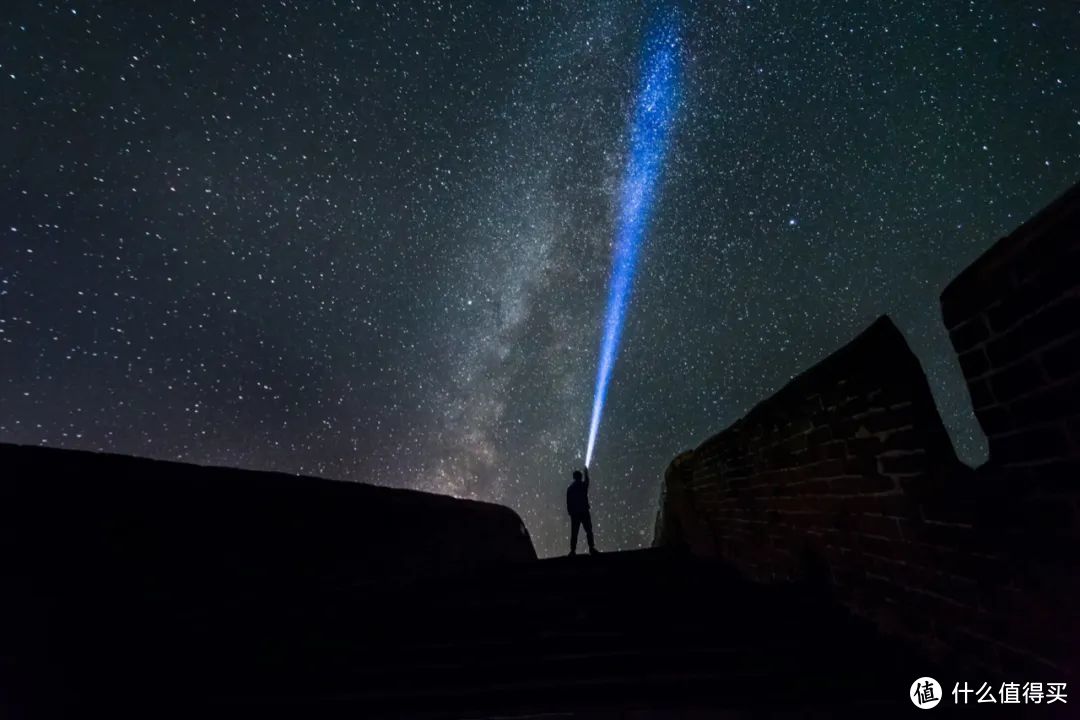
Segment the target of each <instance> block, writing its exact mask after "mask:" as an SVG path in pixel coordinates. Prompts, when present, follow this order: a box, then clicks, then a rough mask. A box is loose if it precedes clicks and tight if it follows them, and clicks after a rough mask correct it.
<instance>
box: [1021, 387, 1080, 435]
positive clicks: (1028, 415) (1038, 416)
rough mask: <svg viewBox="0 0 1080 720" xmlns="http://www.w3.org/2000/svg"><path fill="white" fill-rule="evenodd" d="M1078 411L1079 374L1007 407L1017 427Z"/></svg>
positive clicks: (1057, 418) (1056, 418) (1079, 397)
mask: <svg viewBox="0 0 1080 720" xmlns="http://www.w3.org/2000/svg"><path fill="white" fill-rule="evenodd" d="M1077 412H1080V376H1078V377H1077V378H1076V379H1074V380H1071V381H1066V382H1065V383H1063V384H1060V385H1055V386H1051V387H1048V388H1044V389H1042V390H1039V391H1038V392H1036V393H1033V394H1031V395H1027V396H1025V397H1023V398H1021V399H1019V400H1017V401H1016V402H1015V403H1013V404H1012V405H1011V406H1010V407H1009V414H1010V415H1012V419H1013V422H1014V423H1015V424H1016V426H1017V427H1030V426H1031V425H1037V424H1040V423H1046V422H1053V421H1055V420H1062V419H1064V418H1066V417H1068V416H1070V415H1073V414H1075V413H1077Z"/></svg>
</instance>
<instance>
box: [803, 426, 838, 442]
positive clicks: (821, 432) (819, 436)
mask: <svg viewBox="0 0 1080 720" xmlns="http://www.w3.org/2000/svg"><path fill="white" fill-rule="evenodd" d="M830 440H832V430H831V429H830V428H829V427H828V426H827V425H826V426H823V427H817V428H814V429H813V430H811V431H810V434H809V435H808V436H807V438H806V442H807V444H808V445H822V444H824V443H827V442H828V441H830Z"/></svg>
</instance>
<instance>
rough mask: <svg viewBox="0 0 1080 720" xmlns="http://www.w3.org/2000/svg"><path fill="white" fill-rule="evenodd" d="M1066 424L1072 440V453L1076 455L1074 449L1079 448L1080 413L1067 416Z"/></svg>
mask: <svg viewBox="0 0 1080 720" xmlns="http://www.w3.org/2000/svg"><path fill="white" fill-rule="evenodd" d="M1066 425H1067V426H1068V428H1069V436H1070V437H1071V438H1072V442H1073V450H1074V452H1073V455H1074V456H1076V454H1077V453H1076V452H1075V451H1077V450H1080V415H1077V416H1076V417H1073V418H1069V420H1068V421H1067V423H1066Z"/></svg>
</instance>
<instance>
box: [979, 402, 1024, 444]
mask: <svg viewBox="0 0 1080 720" xmlns="http://www.w3.org/2000/svg"><path fill="white" fill-rule="evenodd" d="M975 417H977V418H978V419H979V424H980V425H982V429H983V430H984V431H985V432H986V435H987V436H988V437H995V436H997V435H1001V434H1004V433H1007V432H1011V431H1012V430H1014V429H1015V428H1016V423H1015V422H1013V419H1012V414H1011V413H1010V412H1009V409H1008V408H1006V407H1001V406H996V407H989V408H983V409H982V410H978V411H976V412H975Z"/></svg>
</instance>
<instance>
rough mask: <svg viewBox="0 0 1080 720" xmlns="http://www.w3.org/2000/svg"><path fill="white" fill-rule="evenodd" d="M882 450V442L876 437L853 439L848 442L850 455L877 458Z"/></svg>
mask: <svg viewBox="0 0 1080 720" xmlns="http://www.w3.org/2000/svg"><path fill="white" fill-rule="evenodd" d="M881 450H882V442H881V440H879V439H878V438H876V437H872V436H871V437H864V438H851V439H850V440H848V441H847V452H848V454H849V455H863V456H866V455H869V456H873V457H876V456H877V454H878V453H879V452H881Z"/></svg>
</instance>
